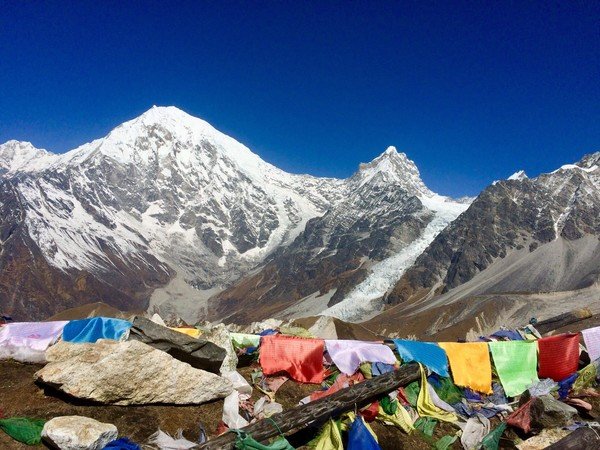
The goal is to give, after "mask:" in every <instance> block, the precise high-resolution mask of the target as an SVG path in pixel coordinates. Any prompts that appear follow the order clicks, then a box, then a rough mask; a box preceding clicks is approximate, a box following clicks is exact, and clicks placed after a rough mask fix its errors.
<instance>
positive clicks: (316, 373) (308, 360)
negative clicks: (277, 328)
mask: <svg viewBox="0 0 600 450" xmlns="http://www.w3.org/2000/svg"><path fill="white" fill-rule="evenodd" d="M324 348H325V343H324V342H323V340H322V339H305V338H298V337H295V336H283V335H281V334H275V335H271V336H263V337H262V338H261V340H260V357H259V361H260V365H261V367H262V370H263V374H264V375H274V374H276V373H280V372H285V373H287V374H288V375H289V376H290V378H292V379H294V380H296V381H299V382H301V383H322V382H323V378H324V375H325V368H324V367H323V351H324Z"/></svg>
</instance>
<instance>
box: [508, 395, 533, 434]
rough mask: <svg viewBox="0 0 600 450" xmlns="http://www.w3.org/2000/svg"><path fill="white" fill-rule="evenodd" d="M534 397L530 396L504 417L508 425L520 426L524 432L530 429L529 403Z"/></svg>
mask: <svg viewBox="0 0 600 450" xmlns="http://www.w3.org/2000/svg"><path fill="white" fill-rule="evenodd" d="M533 400H535V397H531V398H530V399H529V400H527V402H526V403H523V404H522V405H521V406H520V407H519V409H517V410H516V411H515V412H513V413H512V414H511V415H510V416H508V417H507V418H506V423H507V424H509V425H510V426H513V427H517V428H520V429H521V430H523V431H524V432H525V433H529V432H530V431H531V413H530V410H531V405H532V404H533Z"/></svg>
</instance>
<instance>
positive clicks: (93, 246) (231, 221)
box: [0, 107, 342, 317]
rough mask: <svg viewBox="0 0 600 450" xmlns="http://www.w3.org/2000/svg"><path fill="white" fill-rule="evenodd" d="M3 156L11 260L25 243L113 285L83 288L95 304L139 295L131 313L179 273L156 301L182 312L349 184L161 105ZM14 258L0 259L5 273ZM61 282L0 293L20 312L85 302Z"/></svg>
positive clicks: (67, 273)
mask: <svg viewBox="0 0 600 450" xmlns="http://www.w3.org/2000/svg"><path fill="white" fill-rule="evenodd" d="M0 161H2V166H1V167H2V168H3V175H2V182H3V184H4V186H5V187H6V188H5V189H3V190H2V192H1V193H0V205H2V206H4V207H6V208H9V209H10V212H11V217H12V220H9V219H8V216H4V219H3V221H2V223H1V226H2V229H4V230H12V231H7V232H6V233H9V235H8V236H6V237H4V238H2V254H3V255H4V256H3V257H4V258H8V259H14V258H15V256H16V255H18V254H19V251H17V249H16V248H13V247H12V246H14V245H16V243H17V242H25V241H26V244H25V247H27V248H30V247H35V251H31V252H29V253H30V254H35V255H36V256H35V257H36V260H37V259H40V258H41V260H43V262H44V265H46V264H47V267H46V270H48V271H50V272H52V273H58V274H60V275H61V277H66V278H68V279H76V278H77V277H80V276H82V274H85V276H86V277H87V278H90V277H92V278H94V279H96V280H100V282H101V283H102V284H106V285H107V289H108V291H106V290H104V291H103V290H98V292H85V291H86V289H83V291H82V292H84V294H82V295H88V296H91V297H93V298H88V300H94V299H102V300H105V301H108V303H111V302H112V303H113V304H114V303H120V304H121V306H122V305H123V304H127V303H128V302H129V303H130V304H129V306H130V309H131V308H140V307H141V308H144V307H147V306H148V298H147V297H148V295H149V293H150V292H152V291H153V290H154V288H156V287H159V286H162V285H164V284H165V282H166V281H169V280H171V283H170V284H169V285H168V286H167V289H168V292H166V293H165V292H163V293H161V292H160V291H159V292H157V293H155V294H156V297H155V300H154V302H155V303H157V304H161V303H166V304H165V305H163V306H164V307H165V308H166V309H167V311H168V310H169V307H175V309H176V310H177V312H178V313H181V314H184V315H189V314H192V313H196V312H197V310H198V309H199V308H201V306H202V304H201V302H202V300H203V299H204V298H205V297H206V296H207V294H206V293H207V292H208V293H209V294H210V293H213V292H215V291H217V290H219V289H221V288H222V287H223V286H226V285H227V284H228V283H231V282H232V281H234V280H235V279H236V278H238V277H239V276H241V275H242V274H244V273H246V272H247V271H248V270H249V269H251V268H253V267H254V266H256V265H257V264H258V263H260V262H261V261H262V260H263V259H264V258H265V257H266V256H267V255H269V254H270V253H272V252H273V251H274V250H275V249H277V248H279V247H280V246H282V245H285V244H287V243H289V242H291V241H292V240H293V239H294V238H295V237H296V236H297V235H298V234H299V233H300V232H301V231H302V230H303V229H304V226H305V224H306V222H307V221H308V220H309V219H311V218H313V217H316V216H319V215H321V214H323V213H324V212H325V210H326V209H327V208H328V207H329V206H330V205H331V203H332V202H334V201H336V200H337V199H338V198H340V195H341V192H340V191H339V189H338V187H339V186H340V185H341V184H342V182H341V181H340V180H335V179H327V178H315V177H311V176H306V175H292V174H288V173H285V172H283V171H281V170H279V169H277V168H276V167H274V166H272V165H270V164H268V163H266V162H264V161H263V160H261V159H260V158H259V157H258V156H257V155H255V154H254V153H252V152H251V151H250V150H249V149H248V148H246V147H245V146H244V145H242V144H240V143H239V142H237V141H235V140H234V139H232V138H230V137H228V136H226V135H224V134H222V133H220V132H219V131H217V130H216V129H214V128H213V127H212V126H211V125H209V124H208V123H206V122H204V121H202V120H200V119H197V118H194V117H192V116H190V115H188V114H186V113H184V112H183V111H181V110H179V109H177V108H173V107H167V108H158V107H154V108H152V109H150V110H149V111H147V112H146V113H144V114H143V115H141V116H140V117H138V118H136V119H134V120H131V121H129V122H126V123H124V124H122V125H120V126H119V127H117V128H115V129H114V130H113V131H111V132H110V134H109V135H108V136H106V137H105V138H103V139H99V140H96V141H94V142H91V143H89V144H85V145H83V146H81V147H79V148H77V149H75V150H72V151H70V152H68V153H66V154H62V155H52V154H48V153H47V152H45V151H42V150H37V149H35V148H33V146H31V144H27V143H18V142H15V141H10V142H8V143H7V144H4V145H2V146H1V147H0ZM10 205H12V206H10ZM15 205H18V210H19V211H18V214H17V212H16V211H15V208H14V206H15ZM15 230H18V233H16V234H15ZM22 251H25V250H22ZM10 264H11V263H10V262H9V261H4V262H3V263H2V266H0V267H1V268H2V274H3V276H5V277H7V276H8V275H7V274H8V269H9V268H10ZM23 270H25V268H23ZM134 272H135V273H137V274H138V276H137V277H134V278H140V279H139V283H140V284H141V285H143V286H144V288H143V289H142V290H141V292H137V291H136V292H135V294H134V293H133V292H130V291H132V290H131V289H129V286H127V283H128V282H127V280H126V278H127V277H131V274H132V273H134ZM143 274H147V276H145V275H143ZM17 275H18V270H17ZM125 275H127V276H125ZM32 276H34V275H32ZM121 279H122V280H121ZM115 280H116V281H117V282H115ZM119 280H121V281H119ZM121 283H122V285H121ZM63 290H64V289H63V288H61V291H60V292H53V286H48V287H45V288H41V287H40V288H39V289H33V288H32V287H31V283H16V284H13V283H8V284H2V285H1V287H0V300H2V301H1V303H2V304H3V305H4V306H5V307H6V305H7V304H8V309H9V310H10V309H16V310H18V308H17V307H16V306H15V302H16V301H17V300H16V299H17V298H19V299H21V298H27V297H29V298H28V301H27V303H29V304H30V305H31V306H30V307H29V308H28V309H29V311H30V312H31V314H33V315H34V316H37V317H39V316H40V315H42V314H43V313H45V312H48V311H49V310H50V309H53V308H48V307H47V304H52V303H53V300H52V298H53V296H56V295H62V296H63V297H64V298H63V299H62V300H60V301H56V304H57V308H58V307H59V305H60V304H61V303H63V304H64V302H65V301H66V302H67V303H69V304H71V303H77V302H78V300H77V299H76V297H77V295H74V294H73V293H72V292H71V291H72V289H66V290H67V292H63ZM109 292H110V294H109ZM181 296H186V297H188V298H183V299H181V298H180V297H181ZM109 297H112V298H109ZM115 297H117V298H115ZM19 301H21V300H19ZM41 303H43V304H44V305H46V306H44V307H40V308H39V311H37V310H36V305H39V304H41ZM186 313H187V314H186Z"/></svg>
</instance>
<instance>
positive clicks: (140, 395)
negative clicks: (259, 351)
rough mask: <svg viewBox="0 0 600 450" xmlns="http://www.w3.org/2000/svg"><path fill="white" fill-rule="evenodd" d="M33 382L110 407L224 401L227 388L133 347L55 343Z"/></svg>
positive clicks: (131, 343)
mask: <svg viewBox="0 0 600 450" xmlns="http://www.w3.org/2000/svg"><path fill="white" fill-rule="evenodd" d="M46 358H47V359H48V361H49V363H48V365H46V366H45V367H44V368H42V369H41V370H39V371H38V372H37V373H36V379H37V380H38V381H40V382H42V383H45V384H48V385H50V386H52V387H54V388H56V389H59V390H61V391H62V392H64V393H66V394H69V395H71V396H73V397H76V398H80V399H85V400H91V401H95V402H100V403H110V404H116V405H144V404H151V403H165V404H177V405H185V404H200V403H204V402H207V401H210V400H214V399H218V398H224V397H226V396H227V395H228V394H229V393H231V391H232V389H233V388H232V385H231V382H229V381H228V380H226V379H224V378H222V377H219V376H217V375H214V374H212V373H209V372H205V371H203V370H199V369H194V368H193V367H191V366H190V365H189V364H186V363H183V362H181V361H178V360H176V359H174V358H173V357H172V356H170V355H168V354H167V353H165V352H163V351H160V350H156V349H154V348H152V347H150V346H148V345H146V344H143V343H141V342H138V341H125V342H116V341H111V340H100V341H98V342H97V343H96V344H70V343H66V342H59V343H58V344H56V345H55V346H53V347H51V348H50V349H49V350H48V351H47V352H46Z"/></svg>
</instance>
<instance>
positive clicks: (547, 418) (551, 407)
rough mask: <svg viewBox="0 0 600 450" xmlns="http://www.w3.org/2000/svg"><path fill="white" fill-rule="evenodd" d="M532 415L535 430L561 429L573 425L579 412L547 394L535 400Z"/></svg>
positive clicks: (532, 424)
mask: <svg viewBox="0 0 600 450" xmlns="http://www.w3.org/2000/svg"><path fill="white" fill-rule="evenodd" d="M530 414H531V426H532V428H534V429H544V428H561V427H564V426H566V425H569V424H571V423H573V420H574V419H575V417H576V416H577V410H576V409H575V408H573V407H572V406H569V405H567V404H566V403H563V402H561V401H558V400H556V399H555V398H554V397H553V396H552V395H550V394H547V395H540V396H539V397H536V398H534V399H533V403H532V405H531V410H530Z"/></svg>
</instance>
